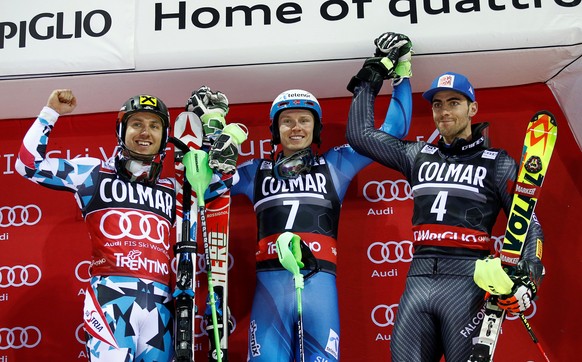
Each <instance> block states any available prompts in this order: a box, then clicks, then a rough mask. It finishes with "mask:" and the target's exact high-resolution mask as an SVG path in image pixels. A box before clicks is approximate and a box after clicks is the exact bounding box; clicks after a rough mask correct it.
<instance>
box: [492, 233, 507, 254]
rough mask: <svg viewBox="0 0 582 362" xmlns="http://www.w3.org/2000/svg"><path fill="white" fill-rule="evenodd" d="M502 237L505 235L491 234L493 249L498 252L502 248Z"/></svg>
mask: <svg viewBox="0 0 582 362" xmlns="http://www.w3.org/2000/svg"><path fill="white" fill-rule="evenodd" d="M503 239H505V237H504V236H503V235H501V236H493V235H491V240H492V241H493V247H494V248H495V251H496V252H497V253H498V254H499V253H501V249H503Z"/></svg>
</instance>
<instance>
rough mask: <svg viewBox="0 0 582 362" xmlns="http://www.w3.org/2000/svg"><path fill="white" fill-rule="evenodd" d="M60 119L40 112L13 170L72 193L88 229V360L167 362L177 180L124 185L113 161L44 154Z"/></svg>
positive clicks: (170, 350)
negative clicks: (89, 242) (89, 276)
mask: <svg viewBox="0 0 582 362" xmlns="http://www.w3.org/2000/svg"><path fill="white" fill-rule="evenodd" d="M58 116H59V115H58V113H56V112H55V111H54V110H52V109H51V108H49V107H45V108H43V110H42V111H41V113H40V115H39V117H38V118H37V119H36V121H35V122H34V123H33V124H32V126H31V128H30V129H29V130H28V132H27V133H26V135H25V137H24V140H23V143H22V146H21V149H20V151H19V154H18V159H17V161H16V169H17V171H18V172H19V173H20V174H21V175H23V176H24V177H26V178H28V179H29V180H31V181H33V182H35V183H38V184H39V185H42V186H45V187H48V188H50V189H54V190H60V191H69V192H72V193H74V195H75V199H76V201H77V203H78V205H79V207H80V209H81V212H82V214H83V217H84V219H85V222H86V224H87V227H88V229H89V236H90V239H91V250H92V260H91V267H90V273H91V284H90V286H89V287H88V288H87V290H86V293H85V305H84V315H83V319H84V321H85V323H84V327H85V331H86V332H87V333H86V335H87V349H88V354H89V358H90V360H91V361H108V362H110V361H171V360H172V357H173V344H172V329H173V325H172V323H173V301H172V297H171V290H170V279H171V278H173V273H172V271H171V267H170V263H171V258H172V257H171V253H170V247H171V243H170V238H169V236H170V230H171V227H172V226H173V224H174V221H175V206H176V205H175V199H176V198H175V194H176V193H175V187H176V186H175V180H174V179H173V178H164V179H160V180H158V181H157V182H156V184H155V185H150V184H142V183H137V182H129V181H128V180H126V179H125V178H124V177H121V176H120V175H119V174H118V173H117V171H116V167H115V159H114V158H112V159H109V160H107V161H102V160H100V159H97V158H91V157H80V158H74V159H57V158H48V157H46V152H47V145H48V139H49V135H50V133H51V131H52V129H53V127H54V125H55V123H56V121H57V119H58ZM217 190H218V189H217ZM217 192H220V191H217Z"/></svg>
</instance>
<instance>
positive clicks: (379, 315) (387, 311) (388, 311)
mask: <svg viewBox="0 0 582 362" xmlns="http://www.w3.org/2000/svg"><path fill="white" fill-rule="evenodd" d="M397 310H398V304H392V305H386V304H379V305H377V306H375V307H374V309H372V313H371V314H370V317H371V318H372V322H374V324H375V325H376V326H378V327H388V326H393V325H394V320H395V319H396V311H397Z"/></svg>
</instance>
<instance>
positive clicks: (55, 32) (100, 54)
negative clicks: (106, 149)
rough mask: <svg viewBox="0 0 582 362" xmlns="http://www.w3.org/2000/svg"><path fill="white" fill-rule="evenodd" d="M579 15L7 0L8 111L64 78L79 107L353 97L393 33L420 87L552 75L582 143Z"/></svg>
mask: <svg viewBox="0 0 582 362" xmlns="http://www.w3.org/2000/svg"><path fill="white" fill-rule="evenodd" d="M581 14H582V0H543V1H542V0H319V1H314V0H295V1H286V0H269V1H266V0H196V1H185V0H182V1H178V0H164V1H161V0H139V1H137V0H124V1H119V0H83V1H70V0H52V1H45V0H20V1H18V2H16V1H8V0H6V1H2V2H0V107H1V109H2V111H3V115H2V117H3V118H18V117H31V116H34V115H36V113H37V112H38V110H37V109H39V108H40V107H41V106H42V105H43V104H44V102H45V100H46V98H47V96H48V94H49V93H50V91H51V90H52V89H54V88H71V89H73V90H74V91H75V92H76V94H77V97H78V98H79V106H78V107H77V109H76V112H77V113H93V112H105V111H114V110H117V109H119V107H120V105H121V104H122V102H123V101H124V100H125V99H127V98H129V97H131V96H133V95H135V94H138V93H151V94H154V95H156V96H158V97H160V98H161V99H163V100H164V101H165V103H166V104H167V105H168V106H169V107H183V105H184V102H185V99H186V98H187V96H188V95H189V94H190V93H191V91H192V90H194V89H197V88H198V87H199V86H201V85H208V86H211V87H212V88H215V89H220V90H222V91H224V92H225V93H227V94H228V97H229V99H230V101H231V102H232V103H249V102H270V101H272V99H273V98H274V97H275V96H276V95H277V94H279V93H280V92H281V91H282V90H284V89H290V88H304V89H309V90H310V91H311V92H312V93H314V94H315V95H316V96H317V97H319V98H329V97H345V96H349V95H350V94H349V93H348V92H347V91H346V84H347V83H348V81H349V79H350V78H351V76H352V75H353V74H355V73H356V72H357V71H358V69H359V68H360V67H361V64H362V61H363V60H364V59H365V58H366V57H369V56H371V55H372V54H373V51H374V44H373V39H375V38H376V37H377V36H378V35H380V34H382V33H384V32H386V31H394V32H400V33H404V34H406V35H408V36H409V37H410V38H411V39H412V41H413V43H414V51H415V57H414V58H413V64H414V66H413V73H414V76H413V78H412V87H413V91H414V92H422V91H424V90H425V89H426V87H427V86H428V85H429V84H430V82H431V81H432V79H433V78H434V77H435V76H436V75H438V74H440V73H442V72H445V71H451V70H452V71H456V72H459V73H463V74H465V75H467V76H468V77H469V79H471V82H472V83H473V85H474V86H475V88H477V89H479V88H489V87H505V86H515V85H521V84H530V83H538V82H541V83H546V84H549V85H550V87H551V88H552V90H553V91H554V94H555V95H556V98H557V99H558V101H559V102H560V104H561V105H562V106H563V107H564V108H563V110H564V112H565V113H566V116H567V117H568V120H569V121H570V122H571V123H572V128H573V129H574V130H576V132H577V133H580V136H578V139H580V140H582V126H580V125H578V124H575V123H574V121H575V118H574V117H576V115H578V114H580V112H582V104H581V103H580V102H576V101H574V102H571V101H570V99H569V98H568V97H570V95H572V94H580V92H582V73H581V72H580V69H581V66H580V65H578V64H579V63H580V62H582V58H580V57H581V56H582V15H581ZM31 90H34V92H31ZM390 91H391V88H390V87H384V92H390ZM24 94H26V97H23V96H22V95H24ZM95 94H99V101H98V102H95ZM31 104H32V105H34V106H33V107H32V108H31ZM578 123H580V122H578Z"/></svg>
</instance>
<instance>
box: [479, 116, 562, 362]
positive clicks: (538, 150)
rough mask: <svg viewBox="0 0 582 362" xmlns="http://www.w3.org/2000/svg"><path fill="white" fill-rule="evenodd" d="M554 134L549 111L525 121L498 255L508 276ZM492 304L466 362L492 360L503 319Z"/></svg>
mask: <svg viewBox="0 0 582 362" xmlns="http://www.w3.org/2000/svg"><path fill="white" fill-rule="evenodd" d="M557 135H558V124H557V123H556V119H555V118H554V116H553V115H552V114H551V113H550V112H547V111H540V112H537V113H536V114H535V115H534V116H533V117H532V118H531V120H530V121H529V124H528V127H527V132H526V135H525V140H524V144H523V151H522V155H521V160H520V165H519V168H518V175H517V180H516V184H515V190H514V196H513V202H512V205H511V210H510V213H509V216H508V221H507V227H506V230H505V238H504V241H503V248H502V250H501V256H500V258H501V264H502V265H503V268H504V270H505V271H506V272H507V274H508V275H509V276H513V275H515V273H516V269H517V263H518V262H519V259H520V257H521V252H522V249H523V246H524V242H525V238H526V235H527V231H528V230H529V225H530V223H531V221H532V216H533V212H534V208H535V206H536V204H537V201H538V198H539V195H540V191H541V187H542V184H543V182H544V179H545V177H546V172H547V168H548V165H549V164H550V159H551V156H552V152H553V150H554V145H555V143H556V138H557ZM495 302H496V297H494V296H493V297H489V298H488V299H487V301H486V303H485V317H484V318H483V321H482V322H481V323H482V324H481V328H480V330H479V335H478V336H477V337H475V338H474V341H473V342H474V343H473V351H472V353H471V356H470V357H469V362H489V361H492V359H493V353H494V352H495V347H496V345H497V339H498V337H499V332H500V331H501V323H502V322H503V320H504V319H505V310H502V309H501V308H499V307H498V306H497V304H496V303H495ZM519 318H520V319H521V321H522V322H523V325H524V326H525V328H526V329H527V331H528V333H529V335H530V337H531V338H532V340H533V342H534V343H535V344H536V346H537V347H538V349H539V350H540V352H541V353H542V355H543V356H544V358H545V360H546V361H549V358H548V356H547V355H546V353H545V352H544V350H543V349H542V347H541V345H540V343H539V341H538V339H537V337H536V336H535V334H534V333H533V330H532V328H531V326H530V325H529V323H528V321H527V319H526V318H525V316H524V315H523V314H520V315H519Z"/></svg>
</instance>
